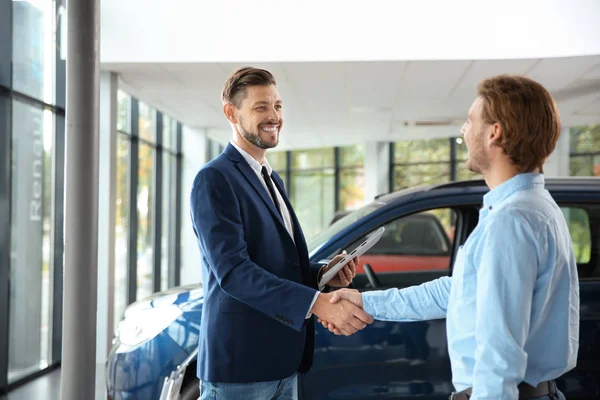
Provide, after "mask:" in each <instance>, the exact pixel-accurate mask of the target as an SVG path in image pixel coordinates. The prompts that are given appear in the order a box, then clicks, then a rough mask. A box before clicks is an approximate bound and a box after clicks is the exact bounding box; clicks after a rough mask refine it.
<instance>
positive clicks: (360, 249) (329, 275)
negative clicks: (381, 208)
mask: <svg viewBox="0 0 600 400" xmlns="http://www.w3.org/2000/svg"><path fill="white" fill-rule="evenodd" d="M384 231H385V228H384V227H383V226H382V227H381V228H379V229H377V230H376V231H375V233H373V234H372V235H371V236H369V237H368V238H367V239H365V240H364V241H363V242H362V243H361V244H359V245H358V246H356V248H355V249H354V250H352V251H351V252H350V253H348V254H347V255H346V256H345V257H344V258H342V259H341V260H340V261H338V262H337V264H335V265H334V266H333V267H331V269H330V270H329V271H327V272H325V273H324V274H323V276H322V277H321V280H320V281H319V287H323V286H325V285H326V284H327V282H329V281H330V280H331V279H333V277H334V276H336V275H337V273H338V272H339V271H340V270H341V269H342V268H344V266H345V265H346V264H348V263H349V262H350V261H351V260H352V259H353V258H355V257H359V256H361V255H363V254H364V253H365V252H366V251H367V250H369V249H370V248H371V247H373V245H374V244H375V243H377V242H378V241H379V239H381V236H382V235H383V232H384Z"/></svg>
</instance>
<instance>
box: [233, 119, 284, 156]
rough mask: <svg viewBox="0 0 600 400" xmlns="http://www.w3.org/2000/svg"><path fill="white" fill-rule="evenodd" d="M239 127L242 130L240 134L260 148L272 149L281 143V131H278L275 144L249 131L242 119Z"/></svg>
mask: <svg viewBox="0 0 600 400" xmlns="http://www.w3.org/2000/svg"><path fill="white" fill-rule="evenodd" d="M238 127H239V130H240V134H241V135H242V136H243V137H244V139H246V140H247V141H249V142H250V143H252V144H253V145H255V146H256V147H258V148H259V149H263V150H267V149H272V148H273V147H276V146H277V145H278V144H279V132H277V140H276V141H275V144H270V143H267V142H266V141H264V140H263V139H262V138H261V137H260V136H259V135H258V134H256V133H252V132H250V131H247V130H246V128H244V125H243V123H242V121H241V120H240V124H239V126H238ZM259 129H260V128H259Z"/></svg>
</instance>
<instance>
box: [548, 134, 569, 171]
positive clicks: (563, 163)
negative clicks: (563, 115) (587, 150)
mask: <svg viewBox="0 0 600 400" xmlns="http://www.w3.org/2000/svg"><path fill="white" fill-rule="evenodd" d="M569 136H570V135H569V128H568V127H563V129H562V131H561V132H560V137H559V138H558V142H557V143H556V148H555V149H554V151H553V152H552V154H550V157H548V160H546V163H545V164H544V175H545V176H546V177H559V176H569V175H570V174H569V152H570V149H569V139H570V138H569Z"/></svg>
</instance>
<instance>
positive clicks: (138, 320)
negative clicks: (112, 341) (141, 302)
mask: <svg viewBox="0 0 600 400" xmlns="http://www.w3.org/2000/svg"><path fill="white" fill-rule="evenodd" d="M181 314H183V312H182V311H181V309H180V308H179V307H177V306H176V305H169V306H162V307H157V308H146V309H143V310H137V311H136V312H135V313H126V314H125V317H124V318H123V320H122V321H121V322H119V326H118V328H117V336H118V337H119V341H120V342H121V344H122V345H125V346H128V347H134V346H137V345H139V344H141V343H143V342H146V341H148V340H150V339H152V338H153V337H155V336H156V335H158V334H159V333H161V332H162V331H163V330H165V328H167V327H168V326H169V325H170V324H171V323H172V322H173V321H175V320H176V319H177V318H179V316H180V315H181Z"/></svg>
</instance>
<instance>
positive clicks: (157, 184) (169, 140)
mask: <svg viewBox="0 0 600 400" xmlns="http://www.w3.org/2000/svg"><path fill="white" fill-rule="evenodd" d="M117 99H118V117H117V131H118V138H117V200H116V201H117V204H116V210H117V211H116V212H117V215H116V226H115V253H116V254H115V256H116V257H115V259H116V265H115V306H114V307H115V312H114V317H115V321H114V322H115V326H116V325H117V323H118V321H119V320H120V319H121V317H122V315H123V311H124V310H125V308H126V307H127V305H129V304H131V303H133V302H134V301H136V300H139V299H142V298H144V297H147V296H149V295H151V294H152V293H155V292H158V291H160V290H166V289H168V288H171V287H173V286H176V285H178V284H179V276H180V267H179V266H178V259H179V251H180V250H179V248H180V242H181V234H180V230H181V218H180V216H179V215H178V214H179V213H181V196H180V190H181V188H180V185H181V157H182V154H181V123H179V122H178V121H177V120H175V119H174V118H172V117H170V116H168V115H166V114H164V113H162V112H160V111H158V110H156V109H155V108H153V107H152V106H150V105H148V104H146V103H144V102H141V101H138V100H137V99H136V98H133V97H131V96H130V95H128V94H127V93H125V92H123V91H121V90H120V91H119V92H118V94H117Z"/></svg>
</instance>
